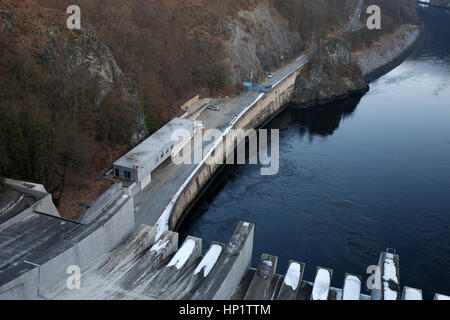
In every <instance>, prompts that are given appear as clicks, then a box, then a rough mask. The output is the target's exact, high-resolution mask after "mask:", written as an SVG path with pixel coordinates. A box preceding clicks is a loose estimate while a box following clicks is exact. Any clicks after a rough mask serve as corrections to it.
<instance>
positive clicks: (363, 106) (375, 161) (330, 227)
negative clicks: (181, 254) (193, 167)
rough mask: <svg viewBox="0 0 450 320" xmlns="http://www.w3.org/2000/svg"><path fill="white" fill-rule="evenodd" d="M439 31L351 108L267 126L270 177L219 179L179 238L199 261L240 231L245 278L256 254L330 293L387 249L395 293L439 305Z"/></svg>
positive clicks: (444, 81) (254, 171) (449, 131)
mask: <svg viewBox="0 0 450 320" xmlns="http://www.w3.org/2000/svg"><path fill="white" fill-rule="evenodd" d="M449 19H450V18H447V23H446V24H445V22H443V21H440V22H439V23H440V24H437V25H435V26H434V27H439V26H440V27H442V28H433V26H432V25H428V27H429V28H431V30H429V32H428V33H427V37H426V41H425V43H424V45H423V47H422V48H421V49H420V50H419V51H418V52H417V53H415V54H414V55H413V56H411V57H410V58H409V59H408V60H407V61H405V62H404V63H403V64H401V65H400V66H399V67H397V68H396V69H394V70H392V71H391V72H390V73H388V74H387V75H385V76H383V77H382V78H380V79H378V80H377V81H375V82H373V83H371V85H370V91H369V92H368V93H367V94H366V95H364V96H363V97H357V98H352V99H349V100H346V101H343V102H339V103H334V104H332V105H328V106H325V107H320V108H313V109H310V110H302V111H299V110H290V109H288V110H286V111H285V112H283V113H281V114H280V115H279V116H278V117H277V118H275V119H274V120H273V121H272V122H271V123H270V124H269V125H268V127H269V128H279V129H283V130H282V131H280V171H279V173H278V174H277V175H275V176H261V175H260V167H259V166H258V165H246V166H229V167H227V168H226V169H225V170H224V172H223V173H222V174H221V177H220V178H219V179H218V180H217V182H216V183H215V188H214V189H211V190H209V192H208V193H207V194H206V195H205V196H204V197H203V198H202V199H201V200H200V201H199V202H198V204H197V205H196V206H195V208H194V209H193V210H192V211H191V213H190V214H189V216H188V217H187V218H186V220H185V221H184V223H183V225H182V226H181V230H180V232H181V234H182V236H183V237H185V236H186V235H188V234H189V235H192V236H196V237H199V238H202V239H203V241H204V242H203V243H204V250H206V249H207V248H208V246H209V243H210V241H220V242H225V243H226V242H227V241H228V240H229V238H230V237H231V235H232V233H233V231H234V229H235V227H236V226H237V223H238V222H239V221H241V220H243V221H248V222H252V223H255V225H256V226H255V242H254V251H253V261H252V266H253V267H256V266H257V264H258V262H259V259H260V256H261V254H262V253H269V254H273V255H276V256H278V258H279V260H278V268H277V272H278V273H280V274H284V273H285V272H286V269H287V265H288V262H289V260H290V259H294V260H298V261H303V262H305V263H306V270H305V279H306V280H310V281H312V280H313V279H314V273H315V269H316V266H317V265H320V266H325V267H330V268H332V269H333V270H334V273H333V280H332V285H333V286H337V287H340V288H341V287H342V283H343V278H344V274H345V272H351V273H356V274H360V275H362V276H363V277H364V281H365V279H366V278H367V273H366V269H367V266H369V265H372V264H377V262H378V256H379V254H380V252H381V251H382V250H385V249H386V248H395V249H396V250H397V252H398V254H399V255H400V282H401V285H402V287H403V285H408V286H411V287H416V288H421V289H423V292H424V296H425V298H428V299H430V298H432V296H433V295H434V293H436V292H440V293H443V294H450V249H449V246H450V232H449V231H450V230H449V229H450V40H449V39H450V37H449V34H448V33H445V32H444V31H443V30H445V29H447V30H449V29H450V28H449V23H448V20H449ZM444 20H445V18H444ZM433 21H435V19H433ZM444 25H445V26H444ZM430 31H431V32H430Z"/></svg>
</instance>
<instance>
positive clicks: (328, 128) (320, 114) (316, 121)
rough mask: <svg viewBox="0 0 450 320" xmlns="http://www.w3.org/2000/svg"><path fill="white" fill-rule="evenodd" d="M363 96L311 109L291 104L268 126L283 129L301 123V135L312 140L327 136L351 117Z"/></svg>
mask: <svg viewBox="0 0 450 320" xmlns="http://www.w3.org/2000/svg"><path fill="white" fill-rule="evenodd" d="M361 98H362V95H357V96H354V97H351V98H349V99H346V100H343V101H338V102H334V103H330V104H328V105H324V106H320V107H315V108H309V109H297V108H296V105H295V104H290V105H288V109H287V110H286V111H285V112H283V113H281V114H280V115H279V116H278V117H277V118H275V119H274V120H273V121H272V122H271V123H269V124H268V125H267V128H268V129H276V128H278V129H281V130H283V129H287V128H288V127H289V125H290V124H299V125H300V128H299V134H300V136H301V137H308V138H309V140H310V141H312V140H313V139H314V136H318V137H323V138H325V137H328V136H331V135H333V134H334V132H335V131H336V130H337V129H338V128H339V125H340V124H341V122H342V121H343V120H345V119H346V118H349V117H351V115H352V114H353V113H354V112H355V110H356V107H357V106H358V104H359V102H360V101H361Z"/></svg>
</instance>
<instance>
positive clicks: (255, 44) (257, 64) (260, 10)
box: [225, 3, 304, 83]
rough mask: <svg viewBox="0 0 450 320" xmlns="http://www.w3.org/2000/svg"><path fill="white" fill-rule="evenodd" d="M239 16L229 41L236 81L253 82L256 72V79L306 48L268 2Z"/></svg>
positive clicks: (228, 54)
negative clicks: (251, 77)
mask: <svg viewBox="0 0 450 320" xmlns="http://www.w3.org/2000/svg"><path fill="white" fill-rule="evenodd" d="M238 16H239V18H238V19H234V20H233V21H231V22H230V23H229V25H228V28H229V33H230V34H231V38H230V40H229V41H227V42H226V44H225V46H226V50H227V62H228V64H229V65H230V66H231V67H232V68H231V78H232V82H234V83H240V82H242V81H249V80H250V76H251V73H252V72H253V75H254V79H256V78H257V77H258V75H260V74H261V73H264V72H266V71H268V70H270V69H272V68H274V67H278V66H279V65H280V64H281V63H282V62H283V61H287V60H289V59H291V58H292V57H294V56H295V55H296V54H298V53H299V52H301V51H302V50H303V49H304V44H303V41H302V39H301V38H300V35H299V34H298V33H297V32H292V31H290V30H289V23H288V21H287V20H285V19H284V18H283V17H282V16H281V15H280V14H279V13H278V12H277V11H276V10H275V9H274V8H272V7H271V6H270V5H269V4H268V3H265V4H261V5H259V6H258V7H256V8H255V9H253V10H252V11H247V10H242V11H240V12H239V13H238Z"/></svg>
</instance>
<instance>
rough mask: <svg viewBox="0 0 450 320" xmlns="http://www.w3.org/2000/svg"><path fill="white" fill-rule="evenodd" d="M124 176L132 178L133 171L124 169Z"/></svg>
mask: <svg viewBox="0 0 450 320" xmlns="http://www.w3.org/2000/svg"><path fill="white" fill-rule="evenodd" d="M123 176H124V177H125V179H131V172H130V171H124V172H123Z"/></svg>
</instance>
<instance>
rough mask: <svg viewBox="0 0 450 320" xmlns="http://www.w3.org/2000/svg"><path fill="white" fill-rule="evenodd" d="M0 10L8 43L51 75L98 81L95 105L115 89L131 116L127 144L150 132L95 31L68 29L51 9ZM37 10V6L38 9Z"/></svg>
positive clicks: (136, 101)
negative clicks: (28, 56)
mask: <svg viewBox="0 0 450 320" xmlns="http://www.w3.org/2000/svg"><path fill="white" fill-rule="evenodd" d="M27 9H28V10H30V8H27ZM20 10H21V8H18V9H17V12H13V11H9V10H0V31H2V32H3V33H4V36H5V37H4V39H6V40H7V41H8V46H14V47H16V49H17V50H20V51H21V52H27V53H30V54H31V56H32V57H33V58H34V59H35V61H36V62H37V64H38V65H40V66H42V67H44V68H45V69H46V70H47V71H48V73H49V74H53V75H57V76H60V77H62V78H63V79H66V80H67V79H71V78H74V77H81V78H88V79H91V80H93V81H95V82H96V92H95V104H97V105H99V104H100V103H102V101H103V100H104V98H105V97H106V95H107V94H108V93H110V92H111V91H112V90H117V96H118V99H120V101H121V103H122V104H121V106H120V107H119V111H121V112H123V113H124V114H126V115H127V117H131V118H132V122H133V123H134V125H133V126H132V129H131V130H130V131H129V138H128V141H127V142H128V144H129V145H135V144H137V143H138V142H139V141H140V140H142V139H143V138H144V137H145V136H146V135H147V133H148V130H147V128H146V126H145V122H144V115H143V113H142V110H141V105H140V101H139V99H138V96H137V93H136V91H135V90H134V89H133V86H132V85H131V82H130V80H129V79H127V78H126V77H125V75H124V73H123V72H122V70H121V69H120V67H119V66H118V64H117V62H116V59H115V58H114V56H113V54H112V52H111V50H110V49H109V48H108V47H107V46H106V45H104V44H103V43H102V42H101V41H100V40H99V39H98V38H97V37H96V36H95V33H92V32H88V31H86V30H68V29H67V28H66V26H65V17H64V16H62V15H58V14H56V15H55V14H54V12H49V11H43V10H41V11H38V14H36V15H31V16H26V17H24V15H27V14H29V12H23V11H20ZM36 10H38V9H36Z"/></svg>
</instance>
